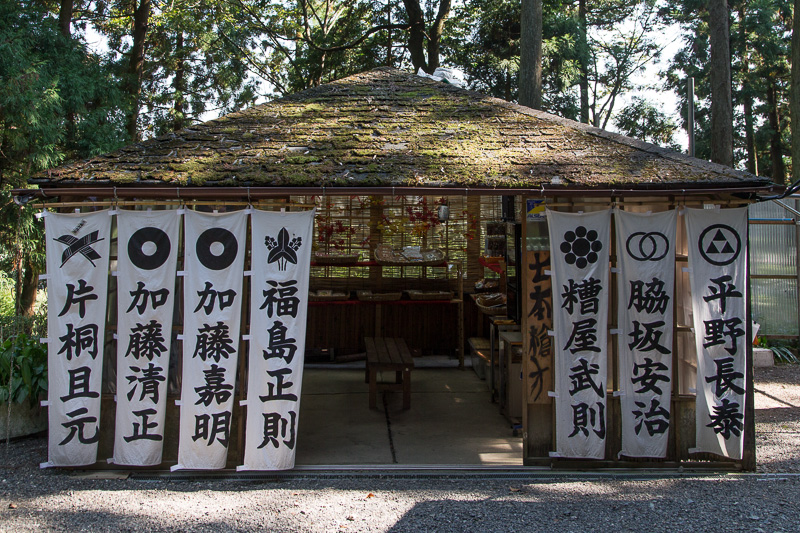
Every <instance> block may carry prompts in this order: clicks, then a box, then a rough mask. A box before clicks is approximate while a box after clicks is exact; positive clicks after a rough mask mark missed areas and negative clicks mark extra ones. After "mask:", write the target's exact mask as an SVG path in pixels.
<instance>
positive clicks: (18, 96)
mask: <svg viewBox="0 0 800 533" xmlns="http://www.w3.org/2000/svg"><path fill="white" fill-rule="evenodd" d="M798 2H800V0H798ZM532 4H533V8H534V9H535V10H538V11H534V17H535V22H534V26H535V28H534V32H539V33H538V34H536V36H535V39H536V42H537V43H539V45H538V46H540V48H539V49H538V51H537V52H536V54H537V55H535V56H534V57H535V68H536V69H537V74H536V76H537V77H536V80H537V82H536V86H537V90H538V91H539V93H538V94H537V96H536V98H537V100H535V104H534V105H533V107H537V108H540V109H542V110H544V111H548V112H550V113H553V114H556V115H559V116H562V117H565V118H569V119H573V120H579V121H581V122H585V123H589V124H592V125H594V126H597V127H601V128H613V129H615V130H616V131H619V132H620V133H623V134H626V135H629V136H632V137H635V138H638V139H642V140H645V141H649V142H653V143H655V144H659V145H662V146H667V147H672V148H675V149H680V148H681V147H680V145H678V144H677V143H676V141H675V134H676V132H677V131H678V128H684V129H685V128H686V127H687V124H686V117H687V97H686V84H687V79H688V78H690V77H692V78H694V82H695V91H696V96H697V100H696V102H695V113H694V116H695V121H696V123H695V154H696V156H697V157H700V158H703V159H712V160H719V158H718V157H716V156H715V154H713V153H712V151H713V150H712V146H711V140H712V139H713V138H715V135H712V133H711V131H712V119H711V109H712V104H713V103H714V102H713V100H714V98H712V79H713V78H714V74H715V73H716V74H717V75H719V74H720V73H722V78H723V80H727V82H728V85H729V90H730V98H729V101H730V103H729V107H730V117H729V119H728V120H727V121H728V122H729V123H730V129H731V131H732V136H731V137H732V138H731V143H732V150H730V151H732V158H733V159H732V160H730V159H729V160H727V161H723V162H727V164H731V165H732V166H735V167H737V168H742V169H746V170H749V171H751V172H753V173H756V174H759V175H762V176H769V177H771V178H772V179H773V180H774V181H776V182H778V183H781V184H784V183H788V182H789V181H790V180H791V176H792V165H791V144H792V143H791V125H790V122H791V121H790V114H789V108H790V105H789V102H790V94H791V87H792V76H791V63H792V62H791V54H792V26H793V22H794V21H793V13H794V6H793V4H792V2H789V1H788V0H750V1H744V0H729V3H726V2H725V1H724V0H522V1H521V2H517V1H511V0H378V1H375V0H285V1H273V0H227V1H213V0H185V1H175V0H103V1H85V0H34V1H18V0H0V21H3V22H2V24H0V195H1V196H0V205H2V208H1V210H0V316H30V315H32V314H33V313H34V310H35V301H36V292H37V291H36V289H37V286H38V281H37V279H38V278H37V276H38V273H39V272H41V271H42V269H43V259H44V250H43V245H42V239H41V231H42V228H41V224H38V223H37V222H35V220H34V218H33V213H32V212H31V210H30V209H28V208H25V207H23V206H19V205H17V204H16V203H14V202H13V200H12V199H11V196H10V194H9V191H10V190H11V189H12V188H19V187H25V186H26V183H27V179H28V177H30V176H31V175H33V174H35V173H37V172H41V171H43V170H46V169H48V168H51V167H54V166H57V165H60V164H63V163H65V162H68V161H70V160H76V159H83V158H87V157H91V156H95V155H99V154H102V153H105V152H108V151H111V150H114V149H116V148H119V147H121V146H124V145H126V144H130V143H132V142H136V141H138V140H141V139H144V138H149V137H153V136H158V135H161V134H164V133H168V132H171V131H177V130H180V129H182V128H184V127H186V126H189V125H191V124H193V123H196V122H198V121H200V120H204V119H206V118H208V117H210V116H218V115H222V114H225V113H228V112H231V111H235V110H237V109H242V108H244V107H247V106H249V105H252V104H253V103H255V102H256V101H263V100H266V99H271V98H275V97H280V96H282V95H285V94H289V93H293V92H296V91H299V90H302V89H305V88H308V87H313V86H315V85H319V84H321V83H325V82H328V81H331V80H335V79H338V78H342V77H344V76H348V75H350V74H354V73H357V72H361V71H364V70H369V69H372V68H375V67H378V66H386V65H388V66H393V67H397V68H401V69H407V70H414V71H417V70H419V69H422V70H423V71H425V72H427V73H433V72H434V71H435V69H436V68H437V67H439V66H446V67H452V68H455V69H458V70H460V71H461V72H463V73H464V77H465V80H466V83H467V85H468V87H470V88H472V89H476V90H478V91H481V92H483V93H485V94H489V95H492V96H496V97H498V98H502V99H505V100H508V101H515V102H517V101H519V102H520V103H528V102H529V101H530V100H529V99H528V98H527V97H526V96H525V90H526V89H527V88H528V85H527V82H525V83H523V84H520V79H524V80H528V79H530V77H527V75H526V74H525V71H526V70H525V69H526V67H529V66H530V65H531V61H530V59H526V57H527V58H530V57H531V56H530V55H528V56H526V55H525V52H524V49H525V40H526V35H530V31H531V29H530V28H531V24H532V23H531V22H530V21H531V18H530V15H528V14H527V13H529V12H530V11H529V8H530V7H531V5H532ZM526 16H527V17H528V18H526ZM521 20H523V21H526V22H525V24H521ZM721 23H723V24H722V25H723V26H725V28H724V30H725V33H726V34H725V38H726V41H725V44H726V45H727V51H728V54H727V55H726V56H724V57H723V60H722V64H723V67H727V69H728V70H727V71H726V70H725V68H723V67H720V66H719V65H720V63H719V55H717V58H716V59H714V58H712V45H711V43H712V42H714V36H715V33H714V32H715V29H716V30H718V29H719V28H720V24H721ZM717 35H719V34H717ZM675 41H677V44H673V46H671V47H670V50H675V52H674V53H671V56H670V57H663V54H664V49H665V46H666V45H667V44H668V43H670V42H673V43H674V42H675ZM716 42H719V41H716ZM528 43H530V38H529V37H528ZM715 46H716V49H717V50H719V49H720V46H718V45H715ZM724 47H725V46H723V48H724ZM521 50H522V51H521ZM521 55H522V56H523V60H522V61H521V57H520V56H521ZM725 58H727V59H725ZM657 62H658V63H657ZM725 63H727V64H725ZM656 64H659V65H662V68H660V69H655V68H654V67H653V65H656ZM538 69H540V71H538ZM646 69H649V70H647V72H648V76H647V83H643V82H642V79H643V77H642V73H643V72H645V70H646ZM521 85H522V89H523V91H522V94H521V93H520V88H521ZM642 89H649V92H647V93H646V94H650V95H654V96H653V97H652V98H651V99H647V98H643V97H641V96H640V95H641V94H644V93H642V92H641V90H642ZM667 94H670V95H671V97H670V98H669V99H667V98H665V96H664V95H667ZM632 95H636V96H632ZM676 97H677V102H678V107H679V109H667V108H665V106H664V104H663V102H664V101H665V100H668V101H670V102H674V101H676ZM717 101H719V98H717ZM529 105H530V104H529ZM676 112H677V114H676ZM673 117H677V119H676V118H673ZM798 137H800V136H798ZM1 326H2V325H0V327H1Z"/></svg>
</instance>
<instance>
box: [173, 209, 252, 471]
mask: <svg viewBox="0 0 800 533" xmlns="http://www.w3.org/2000/svg"><path fill="white" fill-rule="evenodd" d="M184 234H185V238H184V239H185V240H184V242H185V243H186V244H185V249H184V270H185V275H184V278H183V279H184V281H183V310H184V320H183V374H182V384H181V415H180V437H179V439H178V464H177V465H176V466H174V467H173V469H176V470H177V469H183V468H186V469H195V470H211V469H219V468H224V467H225V463H226V461H227V455H228V442H229V440H230V428H231V418H232V415H233V400H234V393H235V389H236V366H237V363H238V359H239V337H240V335H239V333H240V331H239V327H240V324H241V314H242V276H243V274H244V257H245V244H246V237H247V214H246V213H245V212H244V211H237V212H234V213H226V214H219V215H212V214H206V213H198V212H195V211H186V214H185V216H184Z"/></svg>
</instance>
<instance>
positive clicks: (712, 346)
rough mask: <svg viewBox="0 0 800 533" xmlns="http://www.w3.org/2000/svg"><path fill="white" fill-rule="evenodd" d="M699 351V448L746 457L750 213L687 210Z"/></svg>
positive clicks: (693, 309) (726, 210) (733, 456)
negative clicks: (745, 415)
mask: <svg viewBox="0 0 800 533" xmlns="http://www.w3.org/2000/svg"><path fill="white" fill-rule="evenodd" d="M686 231H687V239H688V244H689V266H690V267H691V275H690V280H691V288H692V311H693V314H694V336H695V344H696V346H697V406H696V408H697V418H696V423H697V448H696V449H693V450H691V451H698V452H712V453H716V454H719V455H723V456H725V457H730V458H733V459H741V458H742V445H743V442H744V427H745V426H744V423H745V419H744V398H745V389H746V382H745V374H746V372H745V358H746V355H747V345H746V343H747V342H748V339H747V337H746V332H747V320H748V317H747V316H746V315H745V310H746V307H745V302H747V261H746V258H747V208H746V207H743V208H738V209H687V210H686Z"/></svg>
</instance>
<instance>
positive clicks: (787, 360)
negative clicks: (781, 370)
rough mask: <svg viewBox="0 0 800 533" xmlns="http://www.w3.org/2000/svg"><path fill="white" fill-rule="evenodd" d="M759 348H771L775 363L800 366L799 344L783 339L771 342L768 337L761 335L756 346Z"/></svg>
mask: <svg viewBox="0 0 800 533" xmlns="http://www.w3.org/2000/svg"><path fill="white" fill-rule="evenodd" d="M756 345H757V346H758V347H759V348H769V349H770V350H772V355H773V356H774V357H775V361H776V362H778V363H784V364H793V365H796V364H800V358H798V357H797V343H796V342H793V341H788V340H783V339H773V340H770V339H768V338H767V337H766V336H764V335H761V336H760V337H759V338H758V343H757V344H756Z"/></svg>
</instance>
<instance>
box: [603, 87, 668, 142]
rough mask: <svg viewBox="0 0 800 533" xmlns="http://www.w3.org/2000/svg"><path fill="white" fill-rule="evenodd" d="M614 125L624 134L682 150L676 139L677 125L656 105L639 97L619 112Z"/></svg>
mask: <svg viewBox="0 0 800 533" xmlns="http://www.w3.org/2000/svg"><path fill="white" fill-rule="evenodd" d="M614 125H615V126H616V127H617V129H618V130H619V131H620V133H623V134H624V135H627V136H629V137H633V138H635V139H640V140H642V141H647V142H650V143H653V144H657V145H660V146H664V147H668V148H672V149H673V150H680V146H678V145H677V144H676V143H675V141H674V136H675V130H676V129H677V126H676V125H675V122H674V121H673V120H672V118H670V117H668V116H667V115H665V114H664V113H662V112H661V111H660V110H658V109H656V107H655V106H654V105H653V104H652V103H650V102H648V101H647V100H644V99H642V98H639V97H635V98H633V100H632V101H631V103H630V104H628V105H627V106H625V107H624V108H623V109H621V110H620V111H619V113H617V115H616V117H615V118H614Z"/></svg>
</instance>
